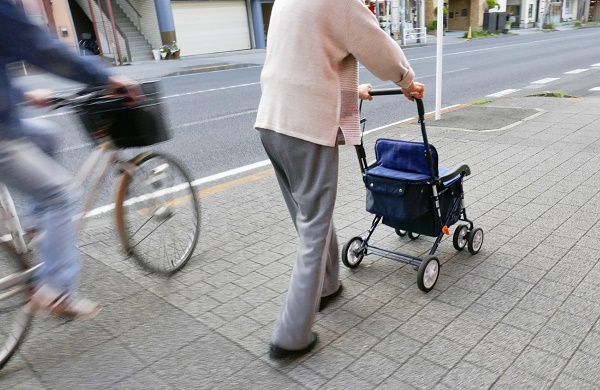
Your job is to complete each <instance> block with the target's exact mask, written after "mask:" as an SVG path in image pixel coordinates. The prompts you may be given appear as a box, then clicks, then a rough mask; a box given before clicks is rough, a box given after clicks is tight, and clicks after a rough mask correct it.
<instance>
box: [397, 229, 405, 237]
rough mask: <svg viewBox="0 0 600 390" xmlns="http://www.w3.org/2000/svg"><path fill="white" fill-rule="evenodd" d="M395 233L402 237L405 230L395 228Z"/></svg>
mask: <svg viewBox="0 0 600 390" xmlns="http://www.w3.org/2000/svg"><path fill="white" fill-rule="evenodd" d="M396 234H397V235H399V236H400V237H404V236H406V230H402V229H396Z"/></svg>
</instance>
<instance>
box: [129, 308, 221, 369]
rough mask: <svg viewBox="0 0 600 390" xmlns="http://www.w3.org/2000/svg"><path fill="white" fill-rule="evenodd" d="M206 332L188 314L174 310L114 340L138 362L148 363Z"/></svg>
mask: <svg viewBox="0 0 600 390" xmlns="http://www.w3.org/2000/svg"><path fill="white" fill-rule="evenodd" d="M209 332H210V330H209V328H208V327H206V326H205V325H203V324H201V323H199V322H198V321H196V320H194V319H193V318H192V317H191V316H189V315H187V314H184V313H181V312H174V313H171V314H170V315H169V316H168V317H157V318H153V319H151V320H149V321H147V322H145V323H143V324H141V325H139V326H138V327H136V328H134V329H132V330H130V331H128V332H125V333H123V334H122V335H120V336H119V337H118V340H119V341H120V342H121V343H122V344H123V345H124V346H125V347H127V348H128V349H129V350H130V351H132V352H133V353H134V354H135V355H136V356H137V357H138V358H139V359H140V360H141V361H143V362H145V363H146V364H151V363H153V362H155V361H156V360H158V359H161V358H162V357H164V356H166V355H169V354H170V353H172V352H175V351H177V350H178V349H179V348H182V347H184V346H186V345H188V344H189V343H191V342H192V341H194V340H196V339H198V338H199V337H201V336H204V335H206V334H208V333H209Z"/></svg>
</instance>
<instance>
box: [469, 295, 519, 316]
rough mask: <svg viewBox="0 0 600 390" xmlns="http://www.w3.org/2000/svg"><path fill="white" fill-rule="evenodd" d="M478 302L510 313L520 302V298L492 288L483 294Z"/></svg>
mask: <svg viewBox="0 0 600 390" xmlns="http://www.w3.org/2000/svg"><path fill="white" fill-rule="evenodd" d="M475 302H476V303H477V304H479V305H482V306H486V307H489V308H491V309H494V310H496V311H499V312H503V313H508V312H509V311H510V310H512V308H513V307H515V305H517V303H518V302H519V298H517V297H515V296H513V295H509V294H505V293H503V292H501V291H498V290H495V289H491V290H488V291H487V292H486V293H484V294H483V295H481V297H480V298H479V299H477V301H475Z"/></svg>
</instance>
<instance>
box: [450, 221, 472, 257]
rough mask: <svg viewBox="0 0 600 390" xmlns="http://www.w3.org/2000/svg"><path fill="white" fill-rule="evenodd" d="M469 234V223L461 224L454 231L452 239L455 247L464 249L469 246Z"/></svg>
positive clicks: (460, 249) (459, 249) (458, 249)
mask: <svg viewBox="0 0 600 390" xmlns="http://www.w3.org/2000/svg"><path fill="white" fill-rule="evenodd" d="M468 236H469V228H468V227H467V225H460V226H458V227H457V228H456V230H455V231H454V238H453V240H452V244H453V245H454V249H456V250H457V251H462V250H463V249H465V246H467V241H468V240H467V238H468Z"/></svg>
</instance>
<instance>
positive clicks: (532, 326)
mask: <svg viewBox="0 0 600 390" xmlns="http://www.w3.org/2000/svg"><path fill="white" fill-rule="evenodd" d="M548 319H549V316H548V315H540V314H536V313H534V312H532V311H529V310H525V309H522V308H518V307H515V308H513V309H512V310H511V311H510V312H508V313H507V314H506V316H505V317H504V318H503V319H502V322H503V323H505V324H508V325H512V326H514V327H516V328H519V329H521V330H524V331H527V332H532V333H536V332H537V331H539V330H540V329H541V328H542V327H543V326H544V324H546V323H547V322H548Z"/></svg>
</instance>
